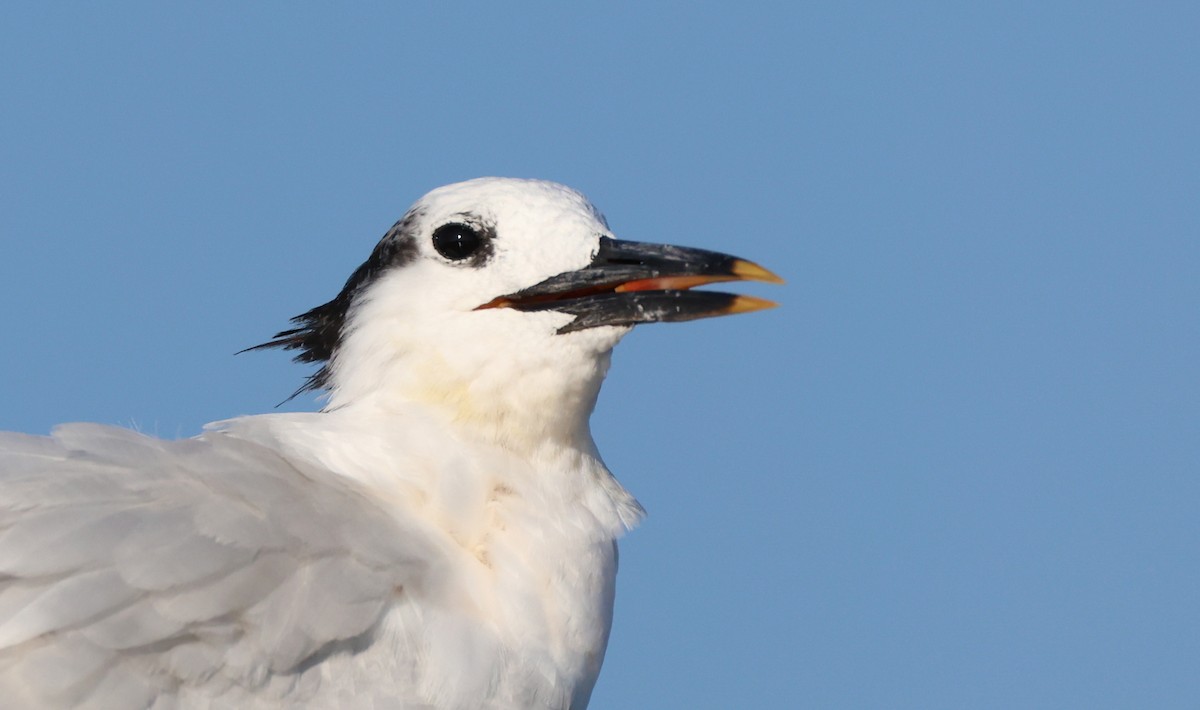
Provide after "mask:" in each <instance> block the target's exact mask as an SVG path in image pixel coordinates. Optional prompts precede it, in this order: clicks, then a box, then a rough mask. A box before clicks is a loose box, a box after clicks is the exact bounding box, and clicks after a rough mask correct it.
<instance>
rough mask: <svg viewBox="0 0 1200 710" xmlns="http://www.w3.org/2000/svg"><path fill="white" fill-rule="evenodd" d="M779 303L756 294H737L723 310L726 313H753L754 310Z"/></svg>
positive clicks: (771, 306)
mask: <svg viewBox="0 0 1200 710" xmlns="http://www.w3.org/2000/svg"><path fill="white" fill-rule="evenodd" d="M778 305H779V304H778V303H776V302H774V301H768V300H767V299H765V298H758V297H756V296H738V297H736V298H734V299H733V302H732V303H730V304H729V309H728V310H727V311H725V313H726V314H727V315H733V314H735V313H753V312H754V311H763V310H766V309H768V308H775V307H776V306H778Z"/></svg>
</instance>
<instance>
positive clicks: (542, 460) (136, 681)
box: [0, 178, 779, 710]
mask: <svg viewBox="0 0 1200 710" xmlns="http://www.w3.org/2000/svg"><path fill="white" fill-rule="evenodd" d="M738 279H754V280H760V281H772V282H778V281H779V279H778V277H776V276H775V275H774V274H771V273H770V272H769V271H766V270H765V269H763V268H761V267H759V266H756V265H754V264H752V263H750V262H747V261H743V260H741V259H736V258H734V257H730V256H727V255H723V254H717V253H714V252H707V251H701V250H696V249H686V248H680V247H673V246H665V245H652V244H641V243H636V242H625V241H620V240H617V239H615V238H614V236H613V235H612V233H611V231H610V230H609V228H608V226H607V224H606V223H605V221H604V218H603V217H602V216H601V215H600V213H599V212H597V210H596V209H595V208H594V207H593V206H592V205H591V204H590V203H589V202H588V201H587V200H586V199H585V198H584V197H583V196H582V195H580V194H579V193H577V192H575V191H573V190H571V189H569V188H566V187H563V186H562V185H557V184H554V183H550V182H541V181H533V180H516V179H501V178H483V179H479V180H472V181H469V182H464V183H459V184H455V185H449V186H447V187H442V188H439V189H437V190H434V191H433V192H431V193H429V194H428V195H426V196H425V197H423V198H421V199H420V200H419V201H418V202H417V203H416V204H415V205H413V207H412V208H411V209H410V210H409V211H408V213H407V214H406V215H405V216H404V217H403V219H401V220H400V221H399V222H397V223H396V224H395V226H394V227H392V229H391V230H390V231H388V233H387V234H386V235H385V236H384V237H383V240H382V241H380V242H379V245H378V246H377V247H376V248H375V250H374V252H373V253H372V254H371V256H370V258H368V259H367V261H366V262H365V263H364V264H363V265H362V266H360V267H359V268H358V269H357V270H356V271H355V272H354V274H353V275H352V276H351V277H350V279H349V281H347V282H346V285H345V288H343V289H342V291H341V293H339V294H338V295H337V297H336V298H334V299H333V300H332V301H330V302H329V303H326V304H324V305H322V306H318V307H317V308H314V309H312V310H310V311H308V312H307V313H305V314H303V315H301V316H299V317H297V318H295V319H294V323H295V325H296V327H295V328H294V329H293V330H288V331H285V332H283V333H280V334H278V335H277V336H276V338H275V339H274V340H272V341H271V342H268V343H265V344H263V345H260V346H257V347H258V348H266V347H282V348H287V349H295V350H298V351H299V354H298V355H297V359H298V360H300V361H303V362H313V363H320V364H321V368H320V370H319V371H318V372H317V373H316V374H315V375H313V376H312V377H311V378H310V379H309V381H308V383H307V385H306V386H305V387H304V388H303V389H314V390H316V389H324V390H327V398H328V399H327V405H326V406H325V407H324V408H323V410H322V411H321V412H313V413H276V414H266V415H258V416H247V417H241V418H237V419H231V420H228V421H223V422H216V423H214V424H211V425H209V426H208V427H207V428H206V431H205V433H204V434H202V435H201V436H199V437H196V438H194V439H187V440H180V441H163V440H159V439H155V438H151V437H148V436H144V435H142V434H139V433H136V432H132V431H128V430H124V429H119V428H115V427H109V426H101V425H96V424H70V425H64V426H61V427H59V428H57V429H56V430H55V431H54V432H53V434H52V435H51V436H49V437H40V436H30V435H25V434H14V433H0V706H2V707H4V708H102V709H104V710H118V709H124V708H238V709H253V708H279V707H305V708H406V709H409V708H427V709H437V710H443V709H450V708H462V709H467V708H471V709H474V708H488V709H493V710H500V709H518V708H519V709H521V710H533V709H544V710H551V709H553V710H562V709H567V708H569V709H571V710H582V708H584V707H586V706H587V703H588V698H589V696H590V695H591V692H592V687H593V685H594V684H595V682H596V678H597V675H598V674H599V672H600V665H601V662H602V661H603V658H604V651H605V646H606V644H607V640H608V633H609V628H610V625H611V621H612V606H613V594H614V585H615V576H616V570H617V547H616V540H617V538H618V537H620V536H621V534H622V533H623V532H624V531H626V530H628V529H629V528H630V527H632V526H633V525H634V524H635V523H637V521H638V520H639V519H640V518H641V516H642V514H643V513H642V509H641V507H640V506H639V505H638V503H637V501H636V500H635V499H634V498H633V497H632V496H631V495H630V494H629V493H627V492H626V491H625V489H624V488H622V487H621V485H620V484H619V483H618V482H617V480H616V479H615V478H614V477H613V476H612V474H611V473H609V471H608V469H607V468H605V466H604V463H603V462H602V461H601V459H600V455H599V454H598V453H597V451H596V448H595V445H594V444H593V442H592V438H591V434H590V431H589V425H588V418H589V416H590V414H591V411H592V407H593V404H594V403H595V400H596V396H597V393H598V392H599V388H600V383H601V380H602V379H603V378H604V375H605V372H606V370H607V369H608V365H609V356H610V353H611V350H612V348H613V346H614V345H615V344H616V343H617V341H618V340H619V339H620V338H621V337H622V336H623V335H624V334H625V333H627V332H628V331H629V330H630V328H631V327H632V326H633V325H634V324H636V323H645V322H653V321H675V320H687V319H692V318H701V317H706V316H713V315H722V314H727V313H737V312H744V311H750V310H756V309H759V308H764V307H768V306H770V305H773V304H771V303H770V302H768V301H763V300H761V299H756V298H750V297H746V296H734V295H729V294H720V293H713V292H702V291H689V290H688V289H689V288H691V287H692V286H697V285H702V284H707V283H713V282H718V281H732V280H738Z"/></svg>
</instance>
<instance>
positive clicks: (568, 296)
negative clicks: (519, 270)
mask: <svg viewBox="0 0 1200 710" xmlns="http://www.w3.org/2000/svg"><path fill="white" fill-rule="evenodd" d="M723 281H765V282H767V283H775V284H781V283H783V279H781V278H779V277H778V276H776V275H775V274H773V273H771V272H770V271H767V270H766V269H764V268H763V267H761V266H759V265H758V264H755V263H753V262H750V261H746V260H744V259H739V258H737V257H734V256H729V255H728V254H721V253H719V252H715V251H706V250H704V249H690V248H688V247H677V246H671V245H669V244H646V243H642V242H627V241H623V240H620V239H610V238H608V237H601V238H600V249H599V250H598V251H597V252H596V256H595V258H594V259H592V263H590V264H588V265H587V266H585V267H583V268H582V269H579V270H578V271H568V272H566V273H562V274H558V275H557V276H551V277H550V278H548V279H546V280H545V281H542V282H541V283H539V284H536V285H534V286H531V287H529V288H526V289H522V290H521V291H517V292H516V293H510V294H508V295H507V296H500V297H499V298H496V299H493V300H491V301H489V302H487V303H485V304H483V305H482V306H479V307H478V308H477V309H476V310H481V309H484V308H515V309H516V310H519V311H558V312H561V313H570V314H571V315H574V316H575V320H573V321H571V322H570V323H568V324H566V325H564V326H562V327H561V328H559V329H558V332H559V333H570V332H572V331H576V330H583V329H585V328H595V327H596V326H601V325H635V324H637V323H655V322H673V321H684V320H694V319H696V318H709V317H712V316H724V315H731V314H733V313H748V312H750V311H758V310H762V309H764V308H773V307H775V305H776V304H775V303H774V302H772V301H767V300H764V299H761V298H755V297H753V296H739V295H736V294H732V293H718V292H715V291H690V290H689V289H691V288H693V287H695V286H704V285H706V284H713V283H720V282H723Z"/></svg>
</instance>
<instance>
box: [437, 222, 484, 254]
mask: <svg viewBox="0 0 1200 710" xmlns="http://www.w3.org/2000/svg"><path fill="white" fill-rule="evenodd" d="M482 245H483V235H482V234H480V233H479V230H478V229H475V228H474V227H472V226H470V225H469V224H460V223H458V222H451V223H450V224H443V225H442V226H440V227H438V228H437V229H435V230H433V248H434V249H437V252H438V253H439V254H441V255H442V256H444V257H446V258H447V259H450V260H451V261H460V260H462V259H466V258H467V257H468V256H470V255H472V254H474V253H475V252H476V251H478V250H479V247H480V246H482Z"/></svg>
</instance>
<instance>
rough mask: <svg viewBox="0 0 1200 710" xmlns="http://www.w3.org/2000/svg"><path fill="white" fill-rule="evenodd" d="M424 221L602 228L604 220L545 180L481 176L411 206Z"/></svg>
mask: <svg viewBox="0 0 1200 710" xmlns="http://www.w3.org/2000/svg"><path fill="white" fill-rule="evenodd" d="M415 207H417V208H418V209H421V210H423V211H424V213H425V216H426V219H427V220H428V221H431V222H434V223H441V222H443V221H445V220H446V219H450V218H453V217H454V216H456V215H460V214H475V215H478V216H480V217H483V218H485V219H490V220H494V221H496V222H500V221H501V220H503V221H504V222H505V225H504V226H506V227H507V226H511V228H513V229H516V228H519V227H536V226H540V225H546V224H570V223H575V224H579V225H583V226H595V225H597V224H598V225H600V227H601V228H604V229H606V227H605V225H604V217H603V216H602V215H601V214H600V212H599V211H598V210H597V209H596V208H595V207H593V206H592V203H590V202H588V199H587V198H586V197H584V196H583V195H582V194H581V193H579V192H578V191H576V190H573V189H571V188H569V187H567V186H566V185H560V184H559V183H556V182H549V181H547V180H525V179H521V178H498V177H484V178H476V179H474V180H467V181H466V182H457V183H454V184H452V185H446V186H444V187H439V188H437V189H436V190H433V191H431V192H429V193H428V194H426V195H425V196H424V197H422V198H421V199H420V200H419V201H417V204H416V205H415Z"/></svg>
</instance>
